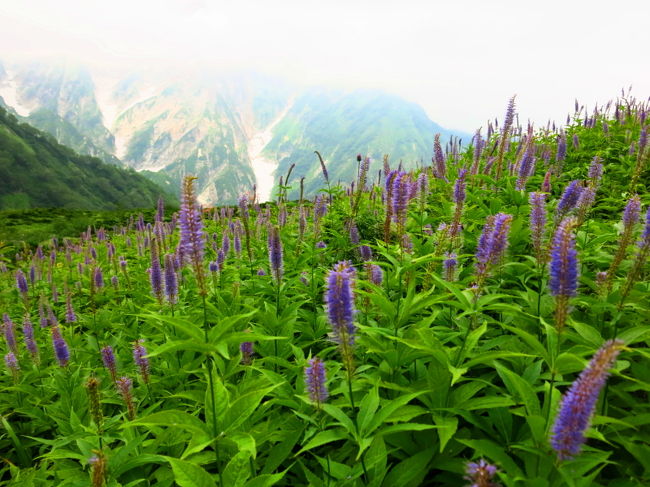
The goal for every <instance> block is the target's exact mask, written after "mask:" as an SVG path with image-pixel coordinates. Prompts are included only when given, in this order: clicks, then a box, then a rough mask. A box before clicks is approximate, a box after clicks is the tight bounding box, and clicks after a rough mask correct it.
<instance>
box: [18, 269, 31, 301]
mask: <svg viewBox="0 0 650 487" xmlns="http://www.w3.org/2000/svg"><path fill="white" fill-rule="evenodd" d="M16 287H17V288H18V291H19V292H20V294H22V295H23V298H25V297H27V292H28V291H29V288H28V287H27V279H26V278H25V274H23V271H21V270H20V269H18V270H17V271H16Z"/></svg>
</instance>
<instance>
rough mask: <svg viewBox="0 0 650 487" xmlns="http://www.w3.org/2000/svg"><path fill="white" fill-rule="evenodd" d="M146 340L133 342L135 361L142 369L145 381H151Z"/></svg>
mask: <svg viewBox="0 0 650 487" xmlns="http://www.w3.org/2000/svg"><path fill="white" fill-rule="evenodd" d="M143 343H144V340H142V339H139V340H136V341H135V343H134V344H133V361H134V362H135V365H137V366H138V368H139V369H140V375H142V380H144V381H145V383H147V384H148V383H149V359H148V358H147V349H146V348H144V345H142V344H143Z"/></svg>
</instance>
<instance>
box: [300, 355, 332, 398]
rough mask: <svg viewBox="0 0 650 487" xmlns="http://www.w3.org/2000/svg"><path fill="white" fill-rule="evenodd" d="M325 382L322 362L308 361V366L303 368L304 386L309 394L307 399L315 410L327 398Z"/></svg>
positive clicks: (315, 359) (317, 360) (316, 359)
mask: <svg viewBox="0 0 650 487" xmlns="http://www.w3.org/2000/svg"><path fill="white" fill-rule="evenodd" d="M326 380H327V378H326V373H325V364H324V363H323V361H322V360H321V359H319V358H313V359H310V360H309V365H308V366H307V367H305V384H306V385H307V391H308V392H309V399H310V401H311V402H312V403H314V405H315V406H316V407H317V408H320V406H321V404H322V403H324V402H325V401H327V398H328V397H329V393H328V391H327V385H326V384H325V382H326Z"/></svg>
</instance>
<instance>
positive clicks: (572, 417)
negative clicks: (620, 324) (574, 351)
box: [551, 340, 624, 460]
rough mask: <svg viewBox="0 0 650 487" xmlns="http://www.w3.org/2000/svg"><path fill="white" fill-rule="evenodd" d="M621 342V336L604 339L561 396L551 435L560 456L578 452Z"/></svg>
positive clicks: (561, 458)
mask: <svg viewBox="0 0 650 487" xmlns="http://www.w3.org/2000/svg"><path fill="white" fill-rule="evenodd" d="M623 345H624V344H623V342H622V341H621V340H610V341H608V342H606V343H605V344H604V345H603V346H602V347H601V348H600V349H599V350H598V351H597V352H596V354H595V355H594V356H593V358H592V359H591V361H590V362H589V365H587V367H586V368H585V369H584V370H583V371H582V372H581V373H580V376H579V377H578V378H577V379H576V381H575V382H574V383H573V384H572V385H571V387H570V388H569V390H568V391H567V392H566V394H565V395H564V396H563V397H562V400H561V402H560V409H559V411H558V414H557V417H556V419H555V424H554V425H553V433H552V436H551V446H552V447H553V449H554V450H555V451H556V453H557V456H558V458H559V459H560V460H570V459H572V458H574V457H575V456H577V455H578V454H579V453H580V450H581V449H582V445H583V444H584V442H585V435H584V434H585V431H586V430H587V428H588V427H589V423H590V422H591V416H592V415H593V413H594V410H595V407H596V402H597V401H598V396H599V395H600V391H601V389H602V388H603V386H604V385H605V383H606V381H607V377H608V376H609V370H610V369H611V368H612V366H613V365H614V362H615V361H616V357H617V356H618V354H619V352H620V351H621V349H622V348H623Z"/></svg>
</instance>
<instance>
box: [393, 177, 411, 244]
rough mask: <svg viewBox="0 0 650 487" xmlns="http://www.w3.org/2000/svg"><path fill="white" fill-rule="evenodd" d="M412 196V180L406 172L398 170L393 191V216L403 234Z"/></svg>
mask: <svg viewBox="0 0 650 487" xmlns="http://www.w3.org/2000/svg"><path fill="white" fill-rule="evenodd" d="M410 196H411V180H410V178H409V175H408V174H406V173H405V172H398V173H397V174H395V176H394V177H393V189H392V193H391V197H392V198H391V210H392V212H391V213H392V217H393V220H394V221H395V223H396V224H397V227H398V232H399V233H400V234H401V233H403V231H404V226H405V225H406V209H407V207H408V202H409V198H410Z"/></svg>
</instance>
